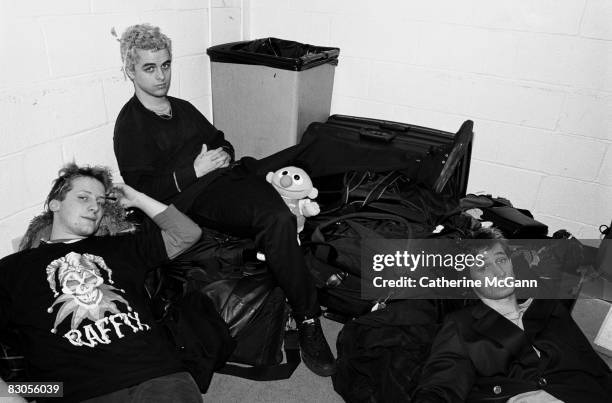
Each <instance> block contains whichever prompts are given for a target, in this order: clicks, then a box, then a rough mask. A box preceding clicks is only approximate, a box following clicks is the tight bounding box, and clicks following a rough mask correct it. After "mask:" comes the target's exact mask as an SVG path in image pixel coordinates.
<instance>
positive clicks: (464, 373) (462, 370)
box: [415, 300, 612, 403]
mask: <svg viewBox="0 0 612 403" xmlns="http://www.w3.org/2000/svg"><path fill="white" fill-rule="evenodd" d="M523 325H524V328H525V331H522V330H521V329H520V328H519V327H518V326H516V325H515V324H513V323H512V322H510V321H509V320H508V319H506V318H504V317H503V316H502V315H500V314H499V313H497V312H496V311H494V310H493V309H491V308H489V307H487V306H486V305H485V304H484V303H482V302H479V303H478V304H476V305H474V306H471V307H468V308H465V309H462V310H460V311H458V312H455V313H452V314H451V315H449V317H448V318H447V320H446V321H445V323H444V325H443V326H442V328H441V329H440V332H439V333H438V335H437V336H436V339H435V341H434V344H433V346H432V350H431V355H430V357H429V359H428V361H427V363H426V365H425V368H424V370H423V374H422V376H421V380H420V382H419V386H418V388H417V392H416V395H415V401H417V402H462V401H465V400H467V401H487V402H494V401H506V400H507V399H508V398H510V397H512V396H514V395H517V394H519V393H523V392H527V391H533V390H538V389H543V390H545V391H546V392H548V393H550V394H551V395H553V396H555V397H556V398H558V399H560V400H563V401H564V402H566V403H570V402H609V401H610V396H612V374H611V372H610V369H609V368H608V367H607V365H606V364H605V363H604V362H603V360H602V359H601V358H600V357H599V356H598V355H597V353H596V352H595V351H594V350H593V348H592V347H591V345H590V344H589V342H588V340H587V339H586V338H585V336H584V335H583V334H582V332H581V330H580V329H579V328H578V326H577V325H576V323H575V322H574V321H573V320H572V318H571V317H570V314H569V312H568V311H567V310H566V309H565V308H564V307H563V306H562V305H561V304H560V303H559V302H558V301H552V300H535V301H534V302H533V303H532V304H531V306H530V307H529V308H528V309H527V311H526V312H525V314H524V316H523ZM533 347H535V348H537V349H538V351H539V352H540V357H538V355H537V353H536V351H535V350H534V348H533Z"/></svg>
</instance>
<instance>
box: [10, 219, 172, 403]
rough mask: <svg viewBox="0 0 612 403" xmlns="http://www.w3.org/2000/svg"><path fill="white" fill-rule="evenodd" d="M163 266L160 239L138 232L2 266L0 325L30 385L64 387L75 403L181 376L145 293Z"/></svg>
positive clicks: (46, 250)
mask: <svg viewBox="0 0 612 403" xmlns="http://www.w3.org/2000/svg"><path fill="white" fill-rule="evenodd" d="M166 259H167V256H166V251H165V247H164V244H163V240H162V237H161V235H160V232H159V231H152V232H144V231H143V232H141V233H139V234H137V235H125V236H114V237H90V238H86V239H82V240H80V241H77V242H73V243H52V244H42V245H41V246H39V247H38V248H36V249H30V250H26V251H23V252H19V253H16V254H13V255H10V256H7V257H6V258H4V259H2V260H0V326H2V327H7V328H8V329H11V330H16V331H17V332H18V334H19V339H20V341H21V346H20V347H21V349H22V351H23V352H24V355H25V357H26V361H27V363H28V370H29V376H30V378H31V380H32V381H40V382H43V381H56V382H64V396H65V401H78V400H83V399H87V398H91V397H95V396H99V395H104V394H106V393H110V392H112V391H116V390H119V389H122V388H125V387H129V386H132V385H136V384H138V383H141V382H143V381H145V380H147V379H151V378H154V377H157V376H162V375H166V374H170V373H173V372H177V371H181V370H183V366H182V364H181V363H180V361H179V360H178V359H177V358H176V356H175V355H174V353H173V351H172V346H171V345H170V343H169V342H168V341H167V339H166V338H165V337H164V335H163V334H162V333H161V332H162V331H163V330H162V329H160V328H159V327H158V326H157V325H156V323H155V322H154V319H153V317H152V314H151V311H150V308H149V306H148V298H147V296H146V291H145V290H144V278H145V273H146V271H147V269H149V268H151V267H154V266H156V265H159V264H160V263H162V262H164V261H165V260H166ZM53 401H55V402H57V401H58V399H53Z"/></svg>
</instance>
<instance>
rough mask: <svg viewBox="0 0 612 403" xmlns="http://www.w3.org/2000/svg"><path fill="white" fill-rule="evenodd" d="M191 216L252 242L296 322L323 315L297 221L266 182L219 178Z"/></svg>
mask: <svg viewBox="0 0 612 403" xmlns="http://www.w3.org/2000/svg"><path fill="white" fill-rule="evenodd" d="M190 216H191V217H192V218H193V219H194V220H195V221H196V222H197V223H198V224H200V225H202V226H205V227H208V228H212V229H215V230H218V231H221V232H225V233H228V234H231V235H235V236H243V237H252V238H254V239H255V245H256V246H257V248H258V250H261V251H263V252H264V254H265V255H266V263H267V264H268V267H269V269H270V271H271V272H272V274H273V275H274V277H275V278H276V281H277V282H278V284H279V285H280V287H281V288H282V289H283V291H284V292H285V294H286V295H287V299H288V300H289V304H290V305H291V308H292V310H293V313H294V314H295V317H296V319H297V318H301V317H313V316H316V315H318V314H319V311H320V308H319V305H318V302H317V293H316V288H315V285H314V280H313V278H312V277H311V275H310V273H309V271H308V268H307V267H306V264H305V262H304V255H303V254H302V250H301V249H300V246H299V245H298V243H297V222H296V218H295V216H294V215H293V213H291V211H289V208H287V206H286V205H285V202H284V201H283V199H282V198H281V197H280V195H279V194H278V193H277V192H276V190H274V188H273V187H272V186H271V185H270V184H269V183H268V182H266V180H265V179H264V178H262V177H259V176H254V175H247V174H244V175H237V174H229V175H222V176H220V177H219V178H217V179H216V180H214V181H213V182H212V183H210V184H208V185H207V186H205V187H204V188H202V189H201V190H200V191H199V192H198V196H197V197H196V199H195V200H194V203H193V206H192V208H191V209H190Z"/></svg>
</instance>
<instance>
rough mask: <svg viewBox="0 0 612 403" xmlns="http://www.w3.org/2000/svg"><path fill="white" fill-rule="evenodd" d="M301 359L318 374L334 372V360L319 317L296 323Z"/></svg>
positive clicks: (328, 374)
mask: <svg viewBox="0 0 612 403" xmlns="http://www.w3.org/2000/svg"><path fill="white" fill-rule="evenodd" d="M298 331H299V337H300V352H301V355H302V361H304V364H305V365H306V366H307V367H308V369H310V370H311V371H312V372H314V373H315V374H317V375H319V376H332V375H333V374H334V373H335V372H336V360H335V359H334V356H333V354H332V352H331V349H330V348H329V344H327V340H325V336H324V335H323V329H321V322H320V321H319V318H314V319H307V320H305V321H303V322H302V323H298Z"/></svg>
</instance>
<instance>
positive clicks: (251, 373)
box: [216, 330, 302, 381]
mask: <svg viewBox="0 0 612 403" xmlns="http://www.w3.org/2000/svg"><path fill="white" fill-rule="evenodd" d="M283 348H284V350H285V357H286V359H287V362H285V363H283V364H278V365H269V366H261V367H242V366H240V365H236V364H225V366H224V367H222V368H221V369H219V370H217V371H216V372H218V373H220V374H225V375H232V376H237V377H240V378H245V379H250V380H253V381H278V380H282V379H289V378H291V375H292V374H293V372H294V371H295V369H296V368H297V367H298V365H300V362H302V360H301V359H300V345H299V341H298V333H297V330H286V331H285V337H284V347H283Z"/></svg>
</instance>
